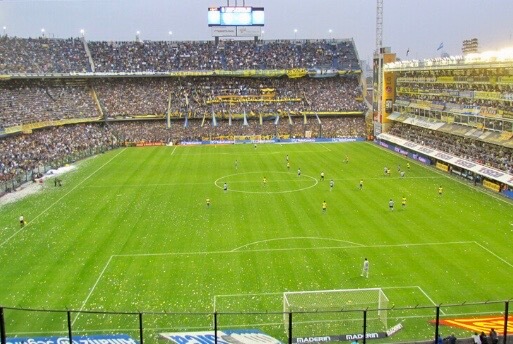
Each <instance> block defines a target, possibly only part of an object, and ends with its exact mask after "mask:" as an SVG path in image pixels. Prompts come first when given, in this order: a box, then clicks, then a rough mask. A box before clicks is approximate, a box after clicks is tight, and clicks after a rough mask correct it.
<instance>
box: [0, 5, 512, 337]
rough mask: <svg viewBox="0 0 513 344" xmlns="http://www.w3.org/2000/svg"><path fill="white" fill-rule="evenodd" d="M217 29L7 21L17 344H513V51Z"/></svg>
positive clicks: (249, 25)
mask: <svg viewBox="0 0 513 344" xmlns="http://www.w3.org/2000/svg"><path fill="white" fill-rule="evenodd" d="M378 3H379V1H378ZM381 4H382V2H381ZM378 10H379V6H378ZM381 10H382V8H381ZM381 15H382V13H381ZM378 17H379V13H378ZM208 25H209V26H210V27H211V30H212V40H208V41H188V40H168V41H149V40H144V41H143V40H140V39H139V37H136V39H135V40H133V41H94V40H89V39H87V38H86V37H85V36H82V37H74V38H67V39H64V38H55V37H48V36H47V35H46V36H45V34H44V32H43V34H42V35H41V37H38V38H23V37H16V36H11V35H9V34H6V33H5V27H4V35H2V36H1V37H0V167H1V169H0V209H1V211H0V247H1V250H0V262H1V264H0V275H1V276H2V282H3V283H1V284H0V339H1V343H2V344H6V343H13V344H14V343H16V344H22V343H34V344H35V343H47V344H53V343H72V342H75V343H83V344H111V343H112V344H135V343H140V344H143V343H327V342H352V343H355V342H362V343H366V342H367V341H370V342H371V343H376V344H379V343H433V342H434V341H435V342H436V343H437V344H438V343H440V344H441V343H443V342H445V343H450V344H454V343H456V342H458V343H476V344H477V343H478V344H488V343H489V344H496V343H499V342H501V343H507V342H513V339H511V338H510V337H508V335H511V332H513V330H511V328H512V327H511V326H510V325H509V323H510V322H512V321H513V317H512V316H510V315H509V313H510V312H512V311H510V310H509V305H510V300H511V299H512V298H513V291H512V285H513V251H512V250H511V243H512V239H511V238H512V236H513V157H512V152H513V54H512V53H511V51H508V50H504V51H498V52H495V53H493V54H492V53H488V54H480V53H479V52H478V50H479V49H478V48H477V47H478V44H479V43H478V42H477V41H474V40H469V41H465V42H464V45H463V48H464V49H463V51H464V54H462V55H461V56H443V57H434V58H431V59H423V60H413V59H412V60H401V59H399V58H397V56H396V54H395V53H394V52H393V50H392V49H391V48H388V47H382V46H380V44H378V47H377V50H376V53H375V55H374V57H373V70H372V75H371V76H370V77H369V78H366V76H365V73H364V70H363V69H364V68H363V65H362V63H361V61H360V57H359V53H358V49H357V42H355V40H354V39H353V38H351V37H348V38H333V37H329V38H326V39H320V40H309V39H296V38H295V39H293V40H292V39H283V40H266V39H264V38H263V37H262V36H261V27H263V25H264V8H261V7H251V6H249V5H248V6H246V4H244V6H230V3H229V2H228V6H220V7H211V8H208ZM378 36H379V35H378ZM233 37H235V38H237V39H231V38H233Z"/></svg>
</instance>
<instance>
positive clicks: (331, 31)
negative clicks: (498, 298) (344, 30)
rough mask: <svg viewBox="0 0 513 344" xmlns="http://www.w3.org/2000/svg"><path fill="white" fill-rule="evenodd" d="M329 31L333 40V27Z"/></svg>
mask: <svg viewBox="0 0 513 344" xmlns="http://www.w3.org/2000/svg"><path fill="white" fill-rule="evenodd" d="M328 33H329V34H330V40H332V39H333V35H332V34H333V30H332V29H329V30H328Z"/></svg>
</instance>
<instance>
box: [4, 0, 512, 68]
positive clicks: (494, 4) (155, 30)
mask: <svg viewBox="0 0 513 344" xmlns="http://www.w3.org/2000/svg"><path fill="white" fill-rule="evenodd" d="M226 4H227V0H180V1H177V0H0V28H2V27H4V26H6V27H7V29H6V32H7V34H8V35H13V36H19V37H38V36H39V35H40V34H41V28H44V29H45V32H46V33H47V35H49V36H53V37H59V38H65V37H72V36H74V37H77V36H79V35H80V30H81V29H84V30H85V32H86V36H87V38H88V39H90V40H107V41H111V40H133V39H134V38H135V33H136V31H140V32H141V34H140V36H141V39H145V40H168V39H169V38H170V35H169V31H172V32H173V34H172V36H171V37H172V39H174V40H208V39H212V38H211V33H210V29H209V28H208V26H207V8H208V7H209V6H223V5H226ZM237 4H238V5H239V6H240V5H242V4H243V0H238V2H237ZM245 4H246V5H248V6H261V7H265V12H266V14H265V15H266V25H265V27H264V28H263V29H264V31H265V33H264V39H293V38H294V29H296V30H297V33H296V37H297V38H298V39H299V38H311V39H317V38H330V37H333V38H353V39H354V40H355V43H356V46H357V49H358V52H359V54H360V58H361V59H369V58H370V57H372V53H373V52H374V50H375V41H376V37H375V32H376V1H375V0H251V1H250V0H247V1H245ZM230 5H235V0H230ZM512 18H513V1H512V0H429V1H427V0H422V1H421V0H384V20H383V22H384V31H383V45H384V46H389V47H391V48H392V51H394V52H396V53H397V55H398V57H400V58H406V51H407V50H408V49H409V50H410V53H409V56H408V58H410V59H412V58H430V57H435V56H439V55H440V53H441V52H446V53H448V54H450V55H458V54H460V53H461V45H462V41H463V40H465V39H470V38H478V39H479V44H480V50H481V51H485V50H497V49H501V48H504V47H513V39H512V33H513V19H512ZM329 30H332V33H331V34H330V33H329ZM441 42H443V43H444V48H443V49H442V50H440V51H437V48H438V46H439V45H440V43H441Z"/></svg>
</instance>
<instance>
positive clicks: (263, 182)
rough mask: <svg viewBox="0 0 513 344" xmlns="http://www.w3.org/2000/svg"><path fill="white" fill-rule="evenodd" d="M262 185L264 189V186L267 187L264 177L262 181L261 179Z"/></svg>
mask: <svg viewBox="0 0 513 344" xmlns="http://www.w3.org/2000/svg"><path fill="white" fill-rule="evenodd" d="M262 185H263V186H264V187H266V186H267V178H266V177H264V179H262Z"/></svg>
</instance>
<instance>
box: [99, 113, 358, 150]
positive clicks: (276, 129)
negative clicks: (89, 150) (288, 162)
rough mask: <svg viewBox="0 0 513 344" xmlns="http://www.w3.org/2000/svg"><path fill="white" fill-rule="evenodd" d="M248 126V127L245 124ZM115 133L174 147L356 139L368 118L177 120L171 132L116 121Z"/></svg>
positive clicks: (158, 123)
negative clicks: (219, 142) (215, 142)
mask: <svg viewBox="0 0 513 344" xmlns="http://www.w3.org/2000/svg"><path fill="white" fill-rule="evenodd" d="M245 123H247V124H245ZM108 126H109V128H110V130H111V131H112V133H113V134H114V135H115V136H116V137H117V139H118V141H119V142H122V143H142V142H153V143H156V142H158V143H163V144H167V143H173V144H180V143H181V142H184V141H202V140H204V141H207V140H234V139H245V138H247V139H256V138H257V137H259V138H260V139H274V138H278V139H288V138H305V137H312V138H320V137H323V138H348V137H351V138H356V137H365V118H364V117H363V116H358V117H338V116H326V117H315V116H310V117H307V120H306V123H305V122H304V118H303V117H288V116H282V117H280V118H279V119H278V120H276V117H274V118H266V119H265V120H263V121H262V124H260V120H259V119H257V118H249V119H247V120H246V122H244V120H243V119H234V120H232V121H231V122H230V121H229V120H225V119H223V120H217V121H216V123H215V125H214V123H213V122H212V121H211V120H209V121H203V120H202V119H190V120H185V119H183V118H182V119H173V120H172V121H171V125H170V127H169V128H168V127H167V125H166V121H165V120H138V121H112V122H109V123H108Z"/></svg>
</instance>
